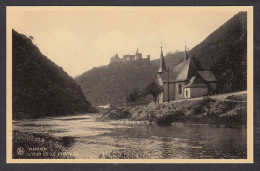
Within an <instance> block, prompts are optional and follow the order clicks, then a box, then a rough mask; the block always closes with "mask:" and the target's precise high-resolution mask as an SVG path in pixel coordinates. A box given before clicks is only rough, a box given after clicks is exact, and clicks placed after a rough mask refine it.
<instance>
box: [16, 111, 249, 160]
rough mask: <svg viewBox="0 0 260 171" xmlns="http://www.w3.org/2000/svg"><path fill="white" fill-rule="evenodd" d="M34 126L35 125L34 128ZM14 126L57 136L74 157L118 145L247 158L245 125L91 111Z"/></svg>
mask: <svg viewBox="0 0 260 171" xmlns="http://www.w3.org/2000/svg"><path fill="white" fill-rule="evenodd" d="M36 127H37V129H35V128H36ZM13 129H14V130H19V131H23V132H29V133H32V134H42V135H45V136H46V135H47V136H50V137H54V138H57V139H58V140H59V142H62V144H63V146H64V147H65V148H66V149H67V151H68V152H72V153H74V154H75V158H81V159H84V158H98V156H99V155H100V154H101V153H109V152H111V151H112V150H118V149H134V150H137V151H144V152H146V153H147V154H149V155H150V157H151V158H176V159H177V158H178V159H181V158H183V159H197V158H216V159H219V158H230V159H231V158H246V155H247V154H246V129H245V128H243V129H234V128H222V127H214V126H210V125H183V124H173V125H172V126H170V127H159V126H157V125H151V124H137V123H133V122H114V121H112V122H102V121H97V120H95V116H93V115H80V116H66V117H52V118H46V119H38V120H22V121H15V122H14V123H13Z"/></svg>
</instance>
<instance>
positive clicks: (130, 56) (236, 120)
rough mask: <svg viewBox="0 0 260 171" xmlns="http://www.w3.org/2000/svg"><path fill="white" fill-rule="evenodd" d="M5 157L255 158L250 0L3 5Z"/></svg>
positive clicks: (204, 160) (44, 159) (121, 160)
mask: <svg viewBox="0 0 260 171" xmlns="http://www.w3.org/2000/svg"><path fill="white" fill-rule="evenodd" d="M6 18H7V20H6V21H7V85H6V88H7V113H6V116H7V128H6V129H7V151H6V152H7V156H6V157H7V163H253V7H252V6H214V7H213V6H196V7H195V6H194V7H192V6H153V7H150V6H140V7H139V6H8V7H7V8H6Z"/></svg>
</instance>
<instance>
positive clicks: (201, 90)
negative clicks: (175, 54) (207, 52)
mask: <svg viewBox="0 0 260 171" xmlns="http://www.w3.org/2000/svg"><path fill="white" fill-rule="evenodd" d="M157 81H158V84H159V85H160V86H162V87H163V91H162V92H161V93H160V94H159V96H158V103H163V102H168V101H173V100H179V99H187V98H194V97H202V96H207V95H211V94H215V91H216V81H217V80H216V77H215V75H214V74H213V73H212V72H211V71H199V70H198V69H197V67H196V66H195V64H194V61H193V59H188V54H187V51H186V46H185V59H184V61H183V62H181V63H180V64H177V65H175V66H173V67H172V68H169V67H168V68H166V65H165V60H164V57H163V51H162V49H161V56H160V65H159V70H158V72H157Z"/></svg>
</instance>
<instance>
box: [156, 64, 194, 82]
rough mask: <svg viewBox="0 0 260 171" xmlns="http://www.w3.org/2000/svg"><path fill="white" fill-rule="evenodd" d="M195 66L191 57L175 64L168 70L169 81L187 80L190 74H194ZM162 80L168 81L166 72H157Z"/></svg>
mask: <svg viewBox="0 0 260 171" xmlns="http://www.w3.org/2000/svg"><path fill="white" fill-rule="evenodd" d="M195 72H196V68H195V66H194V65H193V62H192V61H191V59H188V60H185V61H184V62H182V63H180V64H178V65H175V66H173V67H172V69H171V70H170V71H169V82H179V81H186V80H188V79H189V78H190V77H191V76H192V74H193V75H194V74H195ZM159 74H160V77H161V78H162V81H163V82H168V72H163V73H159Z"/></svg>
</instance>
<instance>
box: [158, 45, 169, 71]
mask: <svg viewBox="0 0 260 171" xmlns="http://www.w3.org/2000/svg"><path fill="white" fill-rule="evenodd" d="M159 65H160V66H159V70H158V73H162V72H167V69H166V65H165V61H164V57H163V51H162V47H161V57H160V64H159Z"/></svg>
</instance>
